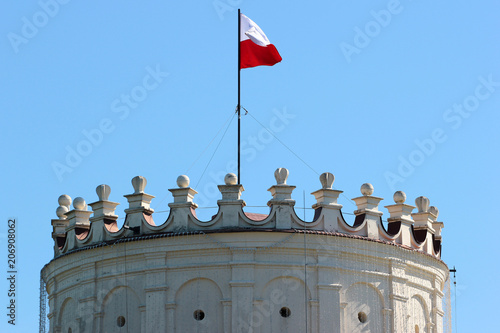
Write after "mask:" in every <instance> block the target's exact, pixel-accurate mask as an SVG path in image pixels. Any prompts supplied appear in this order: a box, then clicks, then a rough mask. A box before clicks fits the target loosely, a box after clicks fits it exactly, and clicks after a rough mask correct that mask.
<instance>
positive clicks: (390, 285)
mask: <svg viewBox="0 0 500 333" xmlns="http://www.w3.org/2000/svg"><path fill="white" fill-rule="evenodd" d="M275 178H276V184H275V185H272V186H271V187H270V188H269V190H268V191H269V192H270V193H271V196H272V197H271V198H270V199H269V201H268V202H267V205H268V206H269V208H270V211H269V214H267V215H265V214H252V213H248V212H245V209H244V207H245V201H243V200H242V199H241V197H242V192H243V191H244V188H243V186H242V185H238V184H237V183H238V182H237V179H236V176H235V175H233V174H228V175H227V176H226V178H225V184H224V185H219V190H220V192H221V199H220V200H218V202H217V204H218V207H219V210H218V213H217V214H216V215H215V216H213V217H212V218H211V219H210V220H209V221H201V220H199V219H198V218H197V217H196V209H197V205H196V203H195V202H196V200H195V198H196V193H197V192H196V191H195V190H194V189H192V188H190V187H189V178H188V177H187V176H180V177H179V178H178V179H177V185H178V187H177V188H173V189H170V190H169V191H170V192H171V193H172V195H173V202H172V203H170V204H169V206H170V214H169V216H168V218H167V220H166V221H164V222H160V223H156V222H155V221H154V218H153V217H154V212H153V210H152V209H151V207H150V203H151V200H152V199H153V198H154V197H153V196H152V195H150V194H147V193H146V192H145V188H146V179H145V178H144V177H135V178H134V179H132V185H133V188H134V192H133V193H132V194H127V195H125V197H126V198H127V200H128V205H129V206H128V208H127V209H125V213H126V217H125V222H124V224H123V227H122V228H120V229H118V227H117V219H118V216H117V215H115V208H116V206H117V205H118V204H117V203H115V202H112V201H109V200H108V199H109V196H110V192H111V189H110V187H109V186H107V185H99V186H98V187H97V190H96V191H97V195H98V201H95V202H93V203H90V204H89V206H90V207H91V209H92V211H90V210H88V208H87V204H86V202H85V200H83V199H82V198H75V199H74V200H73V208H72V209H71V208H70V205H71V198H69V197H68V196H66V195H63V196H61V197H60V198H59V205H60V206H59V208H57V211H56V212H57V216H58V219H55V220H52V225H53V234H52V237H53V238H54V259H52V260H51V261H50V262H49V263H48V264H47V265H46V266H45V267H44V268H43V270H42V276H43V279H44V281H45V283H46V286H47V292H48V295H49V306H50V313H49V314H48V317H49V320H50V332H63V333H68V332H71V333H75V332H172V333H173V332H183V333H184V332H226V333H229V332H262V333H268V332H297V333H304V332H311V333H319V332H321V333H323V332H325V333H326V332H345V333H351V332H399V333H400V332H418V333H421V332H429V333H430V332H437V333H441V332H443V315H444V313H443V309H442V303H443V302H442V299H443V290H444V286H445V281H446V280H447V278H448V274H449V272H448V267H447V266H446V264H445V263H444V262H443V261H441V259H440V256H441V229H442V228H443V223H442V222H438V220H437V218H438V210H437V209H436V208H435V207H429V200H428V199H427V198H425V197H419V198H417V199H416V200H415V202H416V206H417V211H416V212H413V211H414V209H415V207H414V206H411V205H408V204H406V203H405V201H406V195H405V194H404V193H403V192H401V191H398V192H396V193H395V194H394V203H393V204H389V205H387V206H385V207H386V208H387V209H388V211H389V214H390V216H389V217H387V222H388V224H387V227H386V226H385V225H384V224H383V223H382V212H380V211H379V204H380V202H381V201H382V200H383V199H382V198H379V197H376V196H374V195H373V193H374V188H373V186H372V185H370V184H363V185H362V186H361V195H360V196H359V197H356V198H353V199H352V200H353V201H354V202H355V204H356V206H357V209H356V210H355V211H354V215H355V220H354V223H353V224H352V225H350V224H348V223H347V222H346V221H345V220H344V217H343V213H342V205H340V204H339V203H338V202H337V199H338V197H339V195H340V194H341V193H342V191H339V190H335V189H333V187H332V185H333V182H334V176H333V175H332V174H331V173H324V174H322V175H321V176H320V183H321V188H320V189H318V190H317V191H315V192H313V193H312V194H313V195H314V197H315V198H316V203H315V204H314V205H313V207H312V208H313V209H314V211H315V214H314V218H313V220H312V221H303V220H302V219H300V218H299V217H298V215H297V213H296V211H295V209H294V206H295V201H294V200H293V199H292V192H293V190H294V188H295V186H292V185H288V184H287V178H288V170H286V169H283V168H280V169H278V170H276V172H275Z"/></svg>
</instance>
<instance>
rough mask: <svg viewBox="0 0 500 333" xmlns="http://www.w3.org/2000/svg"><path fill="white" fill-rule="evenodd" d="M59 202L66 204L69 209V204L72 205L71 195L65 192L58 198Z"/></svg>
mask: <svg viewBox="0 0 500 333" xmlns="http://www.w3.org/2000/svg"><path fill="white" fill-rule="evenodd" d="M57 202H58V203H59V206H66V207H67V208H68V209H69V206H71V197H70V196H69V195H67V194H63V195H61V196H60V197H59V199H57Z"/></svg>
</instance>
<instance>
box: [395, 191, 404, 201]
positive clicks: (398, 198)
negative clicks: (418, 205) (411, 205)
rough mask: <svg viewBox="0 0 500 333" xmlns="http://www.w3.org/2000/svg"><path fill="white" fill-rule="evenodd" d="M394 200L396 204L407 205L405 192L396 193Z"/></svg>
mask: <svg viewBox="0 0 500 333" xmlns="http://www.w3.org/2000/svg"><path fill="white" fill-rule="evenodd" d="M393 198H394V202H395V203H397V204H402V203H405V201H406V193H405V192H403V191H396V192H394V196H393Z"/></svg>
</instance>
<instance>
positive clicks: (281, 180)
mask: <svg viewBox="0 0 500 333" xmlns="http://www.w3.org/2000/svg"><path fill="white" fill-rule="evenodd" d="M288 174H289V172H288V170H287V169H285V168H278V169H276V171H274V178H275V179H276V184H278V185H286V180H287V179H288Z"/></svg>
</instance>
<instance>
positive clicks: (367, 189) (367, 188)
mask: <svg viewBox="0 0 500 333" xmlns="http://www.w3.org/2000/svg"><path fill="white" fill-rule="evenodd" d="M360 190H361V194H363V195H364V196H367V195H372V194H373V191H374V188H373V185H372V184H370V183H364V184H363V185H361V189H360Z"/></svg>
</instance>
